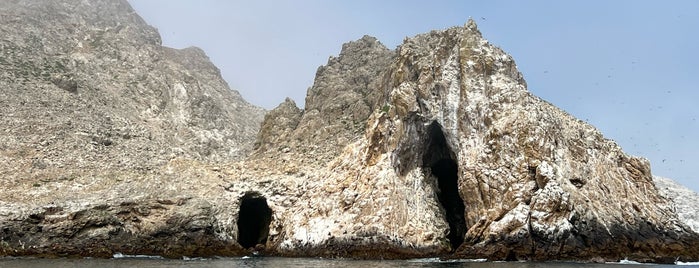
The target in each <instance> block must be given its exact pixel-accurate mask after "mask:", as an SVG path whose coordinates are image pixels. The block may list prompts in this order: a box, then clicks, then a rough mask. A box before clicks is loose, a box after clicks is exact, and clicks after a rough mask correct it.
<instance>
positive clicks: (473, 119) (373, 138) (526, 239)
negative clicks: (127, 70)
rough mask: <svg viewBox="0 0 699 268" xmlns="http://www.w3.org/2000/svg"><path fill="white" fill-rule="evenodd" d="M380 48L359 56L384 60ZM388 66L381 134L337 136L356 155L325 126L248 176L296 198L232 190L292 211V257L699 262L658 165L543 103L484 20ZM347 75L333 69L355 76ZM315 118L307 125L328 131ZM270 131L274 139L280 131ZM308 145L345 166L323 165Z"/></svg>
mask: <svg viewBox="0 0 699 268" xmlns="http://www.w3.org/2000/svg"><path fill="white" fill-rule="evenodd" d="M366 40H367V38H363V39H362V40H360V41H359V42H364V41H366ZM352 44H353V43H350V45H348V46H346V47H345V48H347V47H349V46H351V45H352ZM355 44H356V43H355ZM365 49H366V50H367V52H358V53H359V54H360V55H365V54H369V53H371V52H372V51H374V50H373V49H371V48H368V47H367V48H365ZM350 51H351V50H347V49H345V50H343V52H342V53H341V57H343V56H344V57H347V56H348V55H349V54H350V53H352V52H350ZM386 58H387V59H388V60H389V61H388V62H387V63H385V64H386V65H385V67H383V68H379V70H382V71H381V72H379V73H380V76H379V77H378V78H375V80H373V81H371V82H370V83H369V84H370V85H373V88H372V90H373V91H378V93H376V94H375V95H371V94H369V95H367V96H376V99H373V98H371V97H367V99H368V100H369V101H368V102H367V103H368V104H369V107H371V110H372V113H371V114H370V115H369V116H368V118H366V120H367V123H366V124H365V132H364V133H354V132H353V131H352V129H351V128H345V129H340V131H341V132H340V133H341V134H339V135H338V132H334V135H338V136H340V137H343V138H346V139H347V140H349V142H348V143H346V144H347V145H346V146H344V148H343V149H342V151H339V150H338V149H337V148H340V147H341V146H338V145H342V144H345V143H338V142H334V140H332V139H318V138H317V135H313V134H310V135H309V134H308V133H322V128H319V127H318V125H313V126H314V127H311V128H307V127H302V126H301V125H299V126H298V127H297V128H296V129H293V130H292V128H290V127H289V125H283V129H284V131H285V133H299V134H297V135H290V136H288V137H292V138H290V139H291V144H292V146H289V143H283V144H281V145H277V147H276V149H275V150H266V151H256V152H255V153H253V155H254V156H258V155H263V156H264V157H266V159H265V161H264V162H265V163H273V166H276V168H272V169H269V168H267V169H263V168H262V167H261V166H256V165H255V163H254V161H257V160H258V158H253V159H252V160H249V161H248V162H246V163H245V164H242V166H244V167H249V169H242V170H241V172H242V173H241V177H245V178H249V181H251V182H254V181H256V180H261V181H262V182H265V181H267V180H271V181H274V182H275V183H277V184H278V185H280V186H281V185H284V186H281V187H284V189H285V190H284V191H279V190H275V188H274V187H269V186H266V185H263V184H260V183H254V184H252V185H249V186H248V185H246V186H245V187H237V186H236V185H235V184H233V185H231V187H229V190H230V191H232V192H236V193H237V194H236V195H241V194H243V193H244V192H246V191H259V192H261V193H262V194H263V195H265V196H275V197H276V198H277V200H279V201H277V200H273V201H272V202H271V203H272V204H270V206H271V207H272V210H273V211H275V213H274V215H275V216H276V217H275V218H274V219H273V220H272V223H271V224H272V226H273V229H275V230H278V231H276V232H272V233H270V239H269V240H268V243H267V246H268V247H270V248H273V249H275V250H277V251H278V252H281V253H282V254H290V255H304V254H309V253H308V252H312V254H319V255H324V254H325V255H327V254H340V255H346V254H349V255H361V256H364V254H368V253H367V252H370V249H371V248H376V247H378V248H381V249H382V250H383V251H382V253H386V252H388V254H394V253H395V254H408V255H411V254H413V255H423V256H424V255H430V254H444V253H447V252H454V253H453V255H452V256H454V257H465V258H483V257H485V258H489V259H537V260H550V259H577V260H601V259H606V260H615V259H622V258H625V257H628V258H631V259H636V260H640V261H655V262H670V261H674V260H675V259H676V258H681V259H696V258H697V257H698V256H699V255H698V254H699V251H698V250H697V245H699V244H698V242H699V240H698V238H699V237H698V236H697V234H696V233H694V232H693V231H692V230H691V229H690V227H688V226H687V225H686V224H684V223H683V222H681V221H679V220H678V217H677V215H676V214H675V213H673V211H672V209H671V204H670V203H668V200H667V199H666V198H664V197H663V196H661V195H660V194H659V193H658V191H657V189H656V187H655V186H654V184H653V181H652V177H651V173H650V165H649V163H648V162H647V161H646V160H644V159H641V158H636V157H631V156H628V155H626V154H625V153H624V152H622V150H621V148H620V147H619V146H618V145H617V144H616V143H614V142H613V141H611V140H607V139H605V138H604V137H602V135H601V134H600V133H599V131H597V130H596V129H595V128H594V127H592V126H590V125H589V124H586V123H585V122H582V121H580V120H577V119H575V118H573V117H572V116H570V115H569V114H567V113H565V112H564V111H561V110H560V109H558V108H556V107H554V106H553V105H551V104H549V103H547V102H545V101H543V100H541V99H539V98H537V97H535V96H533V95H531V93H529V92H528V91H527V90H526V84H525V82H524V79H523V78H522V75H521V74H520V73H519V72H518V71H517V69H516V66H515V63H514V61H513V59H512V58H511V57H510V56H508V55H507V54H505V53H504V52H503V51H502V50H501V49H499V48H497V47H495V46H493V45H491V44H489V43H488V42H487V41H486V40H485V39H483V38H482V37H481V34H480V32H479V31H478V30H477V29H476V25H475V24H474V23H473V22H472V21H471V22H469V23H468V24H467V25H465V26H464V27H458V28H452V29H448V30H445V31H435V32H431V33H428V34H424V35H419V36H416V37H414V38H409V39H407V40H406V41H405V42H404V43H403V44H402V45H401V46H400V47H399V48H398V49H397V51H396V55H393V56H387V57H386ZM339 62H340V63H339V64H342V63H341V62H342V61H339ZM337 64H338V61H333V60H332V59H331V60H330V61H329V63H328V65H329V66H331V67H333V68H335V69H340V70H342V69H351V68H349V67H344V68H343V67H342V66H337ZM323 70H324V69H323V68H321V69H320V71H319V75H318V78H317V80H316V85H318V83H319V80H321V81H322V80H323V79H324V77H323V72H322V71H323ZM345 75H348V74H345ZM337 81H342V79H337ZM323 82H324V83H326V82H325V81H323ZM339 85H342V83H339ZM330 88H332V87H330ZM336 90H339V91H337V92H326V93H325V94H326V96H327V97H325V100H321V101H322V102H333V101H337V99H335V100H331V97H335V96H340V95H341V94H342V93H343V91H341V90H343V89H340V88H338V89H336ZM313 92H314V91H313V90H311V91H309V96H310V95H311V94H313ZM319 98H321V97H318V96H313V97H308V99H309V100H313V101H316V102H318V101H319ZM288 105H289V104H288V103H286V104H284V105H283V106H282V107H287V106H288ZM284 109H288V108H284ZM357 111H362V109H361V108H353V107H348V108H347V109H345V110H344V113H345V114H351V113H355V112H357ZM308 112H309V110H308V109H307V110H306V111H305V112H304V114H303V115H302V119H301V121H303V120H308V119H307V118H317V117H318V116H321V117H322V116H325V114H324V113H318V112H315V111H313V110H311V112H313V114H312V115H311V116H307V114H306V113H308ZM272 114H275V115H276V114H287V113H280V112H277V111H272V112H271V113H270V116H269V117H268V118H267V120H266V122H271V120H281V121H285V122H287V121H293V120H292V119H291V118H298V116H299V113H291V114H293V116H291V117H290V118H287V117H286V116H285V115H281V116H277V117H272V116H271V115H272ZM327 116H328V118H333V119H335V120H330V121H329V122H337V121H336V118H337V116H335V115H334V114H328V115H327ZM354 118H357V119H360V120H365V118H364V117H363V116H357V117H354ZM315 120H317V119H311V120H309V121H312V122H313V121H315ZM318 121H320V120H318ZM321 122H322V121H321ZM263 125H264V127H263V131H262V132H261V134H260V136H259V137H258V140H268V138H267V137H266V136H265V135H264V133H276V132H278V131H279V130H275V129H276V127H275V125H274V124H267V123H265V124H263ZM280 129H281V128H280ZM287 140H288V139H287ZM270 146H275V145H270ZM308 146H312V147H313V148H314V149H316V151H319V152H328V151H330V152H335V153H331V154H322V153H321V154H315V153H314V152H316V151H312V152H310V153H309V151H308V150H307V148H308ZM299 148H301V150H302V151H300V152H299V151H298V149H299ZM308 158H313V160H314V161H309V160H308ZM323 163H328V164H327V165H323ZM257 178H259V179H257ZM299 178H300V179H299ZM280 186H277V187H280ZM286 189H291V191H292V192H293V191H294V190H293V189H301V190H300V193H298V194H296V195H291V197H288V196H290V195H288V194H287V195H281V196H280V195H278V194H275V193H274V192H275V191H276V192H286ZM278 202H281V203H278ZM377 245H378V246H377ZM411 250H413V251H411ZM316 252H317V253H316ZM418 252H419V253H418Z"/></svg>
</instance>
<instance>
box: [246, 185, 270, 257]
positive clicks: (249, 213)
mask: <svg viewBox="0 0 699 268" xmlns="http://www.w3.org/2000/svg"><path fill="white" fill-rule="evenodd" d="M271 221H272V209H270V208H269V206H268V205H267V199H266V198H265V197H264V196H262V195H261V194H260V193H256V192H250V193H246V194H245V195H244V196H243V197H242V198H241V200H240V211H239V213H238V243H239V244H240V245H241V246H243V248H253V247H255V246H256V245H258V244H262V245H264V244H265V243H267V237H268V236H269V224H270V222H271Z"/></svg>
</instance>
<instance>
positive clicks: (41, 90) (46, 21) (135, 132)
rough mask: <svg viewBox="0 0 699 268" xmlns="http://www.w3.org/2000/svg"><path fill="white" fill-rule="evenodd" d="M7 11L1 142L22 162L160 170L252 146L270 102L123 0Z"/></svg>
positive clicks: (44, 166) (233, 155)
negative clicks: (250, 95)
mask: <svg viewBox="0 0 699 268" xmlns="http://www.w3.org/2000/svg"><path fill="white" fill-rule="evenodd" d="M0 9H2V13H3V16H2V18H1V19H2V23H1V26H0V27H2V31H3V39H2V40H1V41H0V47H2V51H3V55H2V57H1V58H0V68H2V69H3V72H2V76H3V77H2V79H0V83H2V88H3V90H2V92H1V93H0V94H2V95H1V96H2V97H1V98H0V102H1V106H2V108H0V109H2V114H3V115H4V116H3V117H2V119H0V120H2V122H1V123H2V124H3V126H4V129H5V132H4V133H3V137H4V138H3V141H2V144H1V145H2V148H3V151H4V152H5V153H4V154H3V156H4V157H9V159H7V160H8V161H3V163H13V164H12V166H10V167H9V168H13V167H14V168H20V170H16V172H22V171H26V169H25V167H24V166H23V165H21V164H20V165H17V162H18V161H19V162H20V163H23V162H25V160H28V159H31V160H32V163H29V164H30V167H31V168H34V169H35V170H39V171H42V170H50V169H70V168H76V169H96V168H105V169H112V170H114V169H132V168H139V169H152V168H154V167H156V166H159V165H162V164H163V163H164V162H166V161H168V160H170V159H172V158H173V157H174V156H183V157H187V158H193V159H198V160H202V161H221V160H235V159H241V158H242V157H244V156H245V155H246V154H247V152H248V151H249V150H250V149H251V147H252V146H251V145H252V140H254V137H255V135H256V133H257V130H258V129H259V124H260V122H261V121H262V115H263V110H261V109H259V108H257V107H254V106H252V105H250V104H248V103H247V102H245V101H244V100H243V99H242V98H241V97H240V95H238V93H237V92H235V91H231V90H230V89H229V88H228V86H227V84H226V83H225V81H223V79H222V78H221V76H220V73H219V70H218V69H217V68H216V67H215V66H214V65H213V64H211V62H210V61H209V59H208V58H207V57H206V55H205V54H204V52H203V51H201V50H200V49H198V48H187V49H183V50H176V49H170V48H164V47H162V46H161V45H160V36H159V35H158V33H157V31H156V30H155V29H153V28H152V27H150V26H148V25H147V24H145V23H144V22H143V20H141V18H140V17H138V15H136V14H135V13H134V11H133V9H131V7H130V6H129V5H128V3H126V2H125V1H88V2H81V1H19V2H17V1H5V2H3V3H2V4H1V5H0ZM65 152H71V153H65ZM10 154H13V155H14V154H20V155H22V156H20V157H17V158H14V157H12V156H10ZM27 156H30V157H27ZM105 165H106V166H105Z"/></svg>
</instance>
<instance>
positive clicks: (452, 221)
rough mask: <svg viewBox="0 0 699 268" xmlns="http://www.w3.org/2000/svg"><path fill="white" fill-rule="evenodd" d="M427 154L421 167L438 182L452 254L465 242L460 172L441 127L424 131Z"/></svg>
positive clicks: (434, 123)
mask: <svg viewBox="0 0 699 268" xmlns="http://www.w3.org/2000/svg"><path fill="white" fill-rule="evenodd" d="M427 135H428V137H427V150H426V151H425V155H424V159H423V165H424V167H426V168H429V170H430V172H431V175H432V176H433V178H436V180H437V189H436V190H437V198H438V199H439V203H440V204H441V206H442V208H443V209H444V212H445V217H446V220H447V222H448V223H449V234H448V235H447V238H448V239H449V243H450V244H451V249H452V251H454V250H456V249H457V248H459V246H461V244H462V243H463V242H464V235H465V234H466V230H467V228H466V221H465V219H464V208H465V207H464V201H463V199H461V196H460V195H459V188H458V179H459V169H458V165H457V164H456V161H455V160H454V158H455V156H454V152H453V151H452V150H451V149H450V148H449V145H448V144H447V140H446V138H445V137H444V133H443V132H442V128H441V126H440V125H439V124H438V123H437V122H433V123H432V124H431V125H430V126H429V127H428V130H427Z"/></svg>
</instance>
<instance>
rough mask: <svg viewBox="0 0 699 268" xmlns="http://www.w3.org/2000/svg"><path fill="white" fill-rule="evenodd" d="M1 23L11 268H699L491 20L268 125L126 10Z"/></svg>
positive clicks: (677, 231)
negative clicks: (194, 265) (500, 38)
mask: <svg viewBox="0 0 699 268" xmlns="http://www.w3.org/2000/svg"><path fill="white" fill-rule="evenodd" d="M0 10H2V12H4V13H10V14H16V16H11V17H2V18H3V20H6V21H3V23H2V24H1V25H2V27H3V28H2V29H3V31H4V32H7V33H8V35H7V36H9V37H6V38H5V39H2V43H1V44H0V45H2V46H3V48H11V49H10V50H5V49H3V51H12V53H9V52H8V53H6V54H4V55H3V58H2V61H1V62H0V64H2V65H1V66H2V68H3V69H4V70H5V72H3V74H2V75H3V76H2V77H0V78H2V79H0V85H2V86H3V87H4V88H5V89H4V90H3V92H2V95H1V96H2V99H0V102H1V104H3V105H2V106H0V107H3V108H0V109H3V110H2V112H3V115H6V116H3V117H2V119H1V120H3V121H2V123H3V124H4V125H5V126H7V128H6V131H4V132H3V133H0V135H2V137H3V139H2V141H1V142H2V143H0V146H1V147H0V158H2V160H3V162H2V163H12V164H3V165H0V167H1V168H2V169H0V174H1V175H2V177H0V179H1V180H2V183H3V185H7V187H6V189H3V191H2V192H1V193H0V255H35V256H98V257H109V256H112V254H115V253H123V254H152V255H162V256H167V257H180V256H190V257H191V256H213V255H219V256H222V255H223V256H231V255H242V254H249V253H250V251H249V250H250V249H253V250H258V251H260V252H262V253H263V254H267V255H281V256H323V257H357V258H409V257H432V256H440V257H452V258H487V259H489V260H582V261H616V260H620V259H624V258H628V259H631V260H637V261H652V262H673V261H675V260H678V259H679V260H682V261H696V260H697V259H699V235H698V234H697V233H696V231H693V230H692V228H693V226H692V225H691V224H688V223H691V222H690V221H688V220H687V219H689V218H688V217H687V216H686V214H681V212H680V211H678V206H677V204H676V202H682V201H678V200H679V199H673V198H672V197H671V195H670V194H668V192H667V191H664V190H663V189H669V188H667V186H663V184H662V182H654V181H653V177H652V175H651V170H650V164H649V163H648V161H647V160H645V159H642V158H637V157H633V156H629V155H627V154H625V153H624V152H623V151H622V150H621V148H620V147H619V146H618V145H617V144H616V143H615V142H613V141H611V140H608V139H605V138H604V137H603V136H602V134H601V133H600V132H599V131H598V130H596V129H595V128H594V127H593V126H591V125H589V124H587V123H585V122H582V121H580V120H577V119H575V118H574V117H572V116H570V115H569V114H567V113H566V112H564V111H562V110H560V109H558V108H556V107H555V106H553V105H552V104H550V103H548V102H546V101H544V100H541V99H540V98H538V97H536V96H533V95H532V94H531V93H530V92H529V91H527V88H526V87H527V86H526V83H525V81H524V78H523V77H522V75H521V73H519V71H518V70H517V67H516V64H515V62H514V60H513V59H512V57H510V56H509V55H507V54H506V53H505V52H504V51H503V50H501V49H500V48H498V47H496V46H494V45H492V44H490V43H489V42H488V41H487V40H485V39H484V38H483V37H482V36H481V33H480V32H479V31H478V29H477V27H476V25H475V23H474V22H473V21H469V22H468V23H466V25H464V26H463V27H454V28H450V29H446V30H441V31H433V32H430V33H426V34H421V35H418V36H415V37H411V38H406V39H405V41H404V43H403V44H402V45H400V46H399V47H398V48H397V49H396V50H390V49H387V48H386V47H385V46H383V45H382V44H381V43H380V42H378V40H376V39H375V38H373V37H369V36H365V37H362V38H361V39H359V40H357V41H353V42H350V43H348V44H345V45H344V46H343V49H342V51H341V52H340V55H339V56H337V57H331V58H330V59H329V60H328V63H327V65H326V66H322V67H320V68H319V69H318V71H317V75H316V79H315V81H314V85H313V86H312V87H311V88H310V89H309V91H308V95H307V97H306V105H305V108H304V109H300V108H298V107H297V106H296V104H295V103H294V102H293V101H291V100H286V101H285V102H284V103H282V104H280V105H279V107H277V108H275V109H274V110H272V111H269V112H268V113H267V114H266V115H265V116H264V121H262V122H261V118H262V114H263V113H262V111H261V110H260V109H257V108H255V107H252V106H250V105H249V104H247V103H245V102H244V101H243V100H242V99H241V98H240V97H239V96H238V95H237V94H236V93H235V92H233V91H230V90H228V88H227V86H226V85H225V82H223V81H222V80H221V79H220V75H219V74H218V70H217V69H216V68H215V67H214V66H213V65H212V64H211V63H210V62H209V61H208V60H207V59H206V57H205V55H204V54H203V52H202V51H201V50H199V49H196V48H189V49H185V50H174V49H168V48H163V47H161V46H160V41H159V37H158V35H157V32H156V31H155V30H154V29H152V28H151V27H149V26H147V25H146V24H145V23H144V22H143V21H142V20H141V19H140V18H139V17H138V16H137V15H135V14H133V10H132V9H131V8H130V7H129V6H128V4H127V3H126V2H124V1H91V2H78V1H75V2H73V1H51V2H41V1H36V2H32V1H27V2H22V3H15V2H3V4H0ZM74 10H78V12H73V11H74ZM31 18H41V20H32V19H31ZM27 21H29V22H27ZM53 25H73V26H75V27H65V28H64V27H52V26H53ZM38 29H42V30H41V31H39V30H38ZM46 29H48V30H46ZM70 29H72V30H70ZM24 33H27V34H24ZM27 36H28V37H27ZM32 51H33V53H30V52H32ZM219 101H220V102H219ZM260 122H261V125H260ZM258 125H259V132H258V131H257V130H258ZM28 133H29V134H30V135H27V134H28ZM253 137H255V141H254V142H253ZM656 185H658V186H656ZM663 187H665V188H663ZM673 189H675V188H673ZM673 200H674V201H673ZM673 202H675V203H673ZM244 204H245V205H244ZM251 204H252V205H251ZM243 206H245V208H244V209H243V210H244V211H243V213H241V207H243ZM250 209H252V210H253V211H254V210H255V209H257V210H259V211H260V212H261V213H260V214H259V215H262V216H261V217H251V216H249V215H255V213H250V212H251V210H250ZM680 210H681V209H680ZM262 212H265V213H262ZM678 214H680V216H678ZM683 215H685V216H683ZM241 232H244V233H243V234H241ZM256 243H259V244H256ZM241 244H242V245H245V247H247V249H246V248H243V246H241ZM253 244H256V245H254V246H252V245H253Z"/></svg>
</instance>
